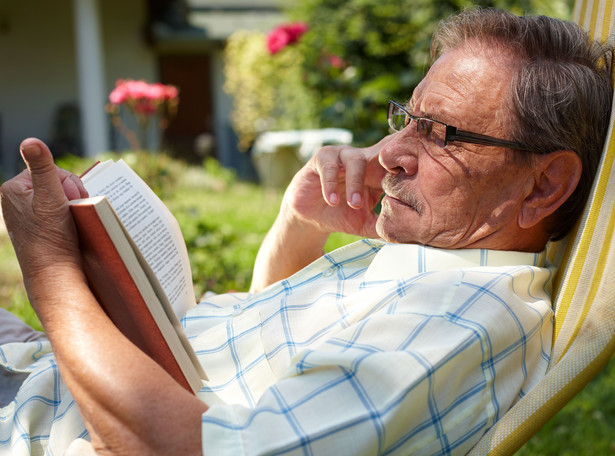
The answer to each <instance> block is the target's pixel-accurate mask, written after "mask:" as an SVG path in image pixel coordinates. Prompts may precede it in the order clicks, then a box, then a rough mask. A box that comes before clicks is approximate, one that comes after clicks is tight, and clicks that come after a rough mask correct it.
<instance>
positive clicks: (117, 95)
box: [109, 79, 128, 105]
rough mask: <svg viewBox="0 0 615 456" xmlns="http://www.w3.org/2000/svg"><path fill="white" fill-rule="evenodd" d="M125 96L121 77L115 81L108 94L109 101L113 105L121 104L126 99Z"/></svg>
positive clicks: (126, 91)
mask: <svg viewBox="0 0 615 456" xmlns="http://www.w3.org/2000/svg"><path fill="white" fill-rule="evenodd" d="M126 98H128V89H127V88H126V84H124V80H123V79H118V80H117V82H116V83H115V89H113V90H112V91H111V93H110V94H109V101H110V102H111V103H113V104H114V105H121V104H122V103H124V102H125V101H126Z"/></svg>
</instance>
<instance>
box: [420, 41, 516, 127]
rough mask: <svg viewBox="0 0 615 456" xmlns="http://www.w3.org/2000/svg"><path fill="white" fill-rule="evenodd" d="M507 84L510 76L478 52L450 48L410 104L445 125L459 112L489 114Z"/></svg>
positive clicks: (500, 101)
mask: <svg viewBox="0 0 615 456" xmlns="http://www.w3.org/2000/svg"><path fill="white" fill-rule="evenodd" d="M509 84H510V74H509V73H508V72H504V71H501V68H500V65H498V63H497V62H493V61H492V60H490V59H489V58H487V56H485V55H483V54H481V53H471V52H469V51H468V50H465V49H463V48H461V49H453V50H451V51H448V52H447V53H445V54H443V55H442V56H440V58H438V60H436V62H434V64H433V65H432V67H431V68H430V70H429V71H428V73H427V75H426V76H425V78H424V79H423V80H422V81H421V82H420V83H419V85H418V86H417V87H416V89H415V91H414V93H413V95H412V98H411V102H410V103H409V105H410V107H411V108H412V109H414V110H415V111H418V112H421V113H422V114H425V115H429V116H431V117H433V118H435V119H437V120H442V121H444V122H445V121H447V120H450V119H446V117H448V116H451V113H452V112H458V111H460V110H467V109H472V110H473V115H480V114H481V113H484V114H486V115H489V113H493V112H494V111H495V110H497V109H499V107H500V106H501V105H502V102H503V100H504V99H505V97H506V94H507V92H508V87H509ZM455 117H456V116H455Z"/></svg>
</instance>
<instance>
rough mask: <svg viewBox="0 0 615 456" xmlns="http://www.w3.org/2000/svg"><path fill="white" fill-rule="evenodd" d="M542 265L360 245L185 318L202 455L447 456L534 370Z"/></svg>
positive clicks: (544, 305)
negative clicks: (193, 355)
mask: <svg viewBox="0 0 615 456" xmlns="http://www.w3.org/2000/svg"><path fill="white" fill-rule="evenodd" d="M543 262H544V257H543V256H542V255H534V254H523V253H521V254H520V253H512V252H497V251H486V250H457V251H443V250H438V249H432V248H426V247H421V246H416V245H399V244H396V245H394V244H387V245H385V244H383V243H381V242H376V241H360V242H358V243H355V244H352V245H350V246H347V247H345V248H342V249H340V250H337V251H335V252H333V253H331V254H328V255H325V256H324V257H322V258H321V259H319V260H318V261H316V262H315V263H313V264H312V265H310V266H308V267H307V268H305V269H304V270H302V271H300V272H299V273H297V274H296V275H294V276H292V277H290V278H289V279H287V280H284V281H282V282H279V283H277V284H274V285H272V286H270V287H269V288H267V289H266V290H264V291H263V292H261V293H258V294H255V295H253V296H249V295H247V296H239V295H219V296H216V297H214V298H213V299H211V300H210V301H208V302H204V303H202V304H200V305H199V306H198V307H197V308H195V309H193V310H191V311H189V312H188V313H187V315H186V316H185V318H184V321H185V324H186V327H187V328H188V332H189V336H190V337H191V339H192V343H193V345H194V346H195V348H196V350H197V354H198V355H199V357H200V359H201V362H202V364H203V366H204V368H205V371H206V372H207V373H208V375H209V379H210V382H209V383H208V384H207V386H206V388H204V389H203V390H202V391H201V393H200V394H201V397H202V398H203V400H204V401H206V402H207V403H208V404H211V405H212V407H211V409H210V410H209V411H208V412H207V413H205V414H204V415H203V418H202V435H203V452H204V454H215V455H233V456H236V455H252V454H284V455H324V454H331V455H344V454H348V455H373V454H400V455H407V454H413V455H414V454H453V453H456V454H457V453H458V454H462V453H465V452H466V451H467V450H469V449H470V448H471V447H472V446H473V444H474V443H476V441H477V440H478V439H479V438H480V436H481V435H482V434H483V433H484V432H485V431H486V430H487V429H488V428H489V427H490V426H491V425H492V424H493V423H494V422H495V421H496V420H497V419H498V418H500V417H501V416H502V415H503V414H504V413H505V412H506V410H507V409H508V408H509V407H510V406H511V405H512V404H513V403H514V402H515V401H516V400H517V399H518V398H520V397H521V396H522V395H523V394H524V393H525V392H526V391H527V390H528V389H529V388H531V387H532V386H533V385H534V384H535V383H536V381H537V380H538V379H539V378H541V377H542V376H543V375H544V373H545V372H546V369H547V364H548V360H549V352H550V348H551V331H552V311H551V306H550V300H549V287H550V279H551V276H552V270H550V269H548V268H542V267H539V265H542V264H543Z"/></svg>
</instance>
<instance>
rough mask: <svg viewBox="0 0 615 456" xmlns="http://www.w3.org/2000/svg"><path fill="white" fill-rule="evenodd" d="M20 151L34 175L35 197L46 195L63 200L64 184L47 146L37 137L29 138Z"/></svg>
mask: <svg viewBox="0 0 615 456" xmlns="http://www.w3.org/2000/svg"><path fill="white" fill-rule="evenodd" d="M19 151H20V152H21V156H22V157H23V160H24V162H25V163H26V166H27V167H28V170H29V171H30V175H31V176H32V187H33V189H34V194H35V197H36V196H38V197H40V196H43V195H44V196H45V197H47V198H51V199H52V200H54V199H56V198H60V199H61V200H63V199H64V192H63V190H62V184H61V183H60V179H59V178H58V172H57V169H56V166H55V164H54V162H53V156H52V155H51V151H50V150H49V149H48V148H47V146H46V145H45V144H44V143H43V142H42V141H40V140H38V139H36V138H28V139H26V140H24V141H22V143H21V145H20V147H19Z"/></svg>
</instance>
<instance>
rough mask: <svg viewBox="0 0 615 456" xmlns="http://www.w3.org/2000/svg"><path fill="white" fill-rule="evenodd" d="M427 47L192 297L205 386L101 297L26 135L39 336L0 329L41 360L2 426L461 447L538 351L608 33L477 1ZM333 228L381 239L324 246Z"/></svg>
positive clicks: (214, 449) (13, 200) (324, 445)
mask: <svg viewBox="0 0 615 456" xmlns="http://www.w3.org/2000/svg"><path fill="white" fill-rule="evenodd" d="M434 57H437V59H436V60H435V62H434V64H433V66H432V68H431V69H430V71H429V72H428V74H427V75H426V77H425V79H424V80H423V81H422V82H421V83H420V84H419V86H418V87H417V88H416V90H415V91H414V93H413V95H412V97H411V99H410V100H409V101H408V102H406V103H395V102H391V103H390V104H389V125H390V127H391V128H392V130H394V133H392V134H391V135H390V136H387V137H386V138H384V139H383V140H382V141H381V142H380V143H378V144H377V145H375V146H373V147H369V148H366V149H359V150H358V149H353V148H351V147H325V148H324V149H322V150H321V151H320V152H319V153H318V154H317V155H316V156H315V157H313V159H312V160H311V161H310V162H309V163H308V164H307V165H306V166H305V167H304V168H303V169H302V170H301V171H299V173H298V174H297V176H296V177H295V178H294V180H293V181H292V183H291V185H290V186H289V188H288V190H287V192H286V194H285V197H284V200H283V202H282V207H281V210H280V214H279V216H278V218H277V219H276V221H275V223H274V225H273V227H272V229H271V231H270V233H269V234H268V236H267V238H266V239H265V241H264V243H263V246H262V248H261V250H260V252H259V255H258V258H257V262H256V266H255V271H254V280H253V285H252V290H251V293H250V294H248V295H238V294H228V295H224V296H217V297H213V298H211V300H210V301H208V302H204V303H201V304H199V305H198V306H197V307H195V308H194V309H192V310H190V311H188V313H187V314H186V315H185V316H184V319H183V321H184V323H185V326H186V331H187V332H188V335H189V336H190V337H191V341H192V344H193V345H194V347H195V349H196V351H197V353H198V355H199V357H200V360H201V362H202V363H203V365H204V367H205V369H206V371H207V372H208V375H209V377H210V380H209V382H208V383H207V384H206V386H205V387H204V388H203V389H202V390H201V391H200V392H199V394H198V397H194V396H192V395H190V394H189V393H187V392H186V391H185V390H183V389H182V388H181V387H180V386H179V385H177V384H176V383H175V382H174V381H173V380H172V379H171V378H170V377H169V376H168V375H167V374H166V373H165V372H164V371H163V370H162V369H160V368H159V367H158V366H157V365H156V364H155V363H154V362H153V361H151V360H150V359H149V358H147V357H146V356H145V355H143V354H142V353H141V352H139V351H138V350H137V349H136V348H135V347H134V346H132V345H131V344H130V343H129V342H128V341H127V340H126V339H125V338H123V337H122V335H121V334H119V333H118V331H117V330H116V329H115V327H114V326H113V324H112V323H111V322H110V321H109V320H108V318H107V317H106V316H105V314H104V313H103V312H102V311H101V309H100V307H99V305H98V303H97V302H96V301H95V299H94V297H93V296H92V294H91V293H90V291H89V289H88V287H87V284H86V281H85V279H84V276H83V272H82V269H81V262H80V255H79V250H78V247H77V239H76V235H75V230H74V227H73V225H72V219H71V218H70V215H69V212H68V210H67V199H71V198H75V197H79V196H82V195H83V194H84V190H83V187H82V186H81V185H80V183H79V181H78V179H76V178H75V177H74V176H71V175H69V174H68V173H65V172H63V171H61V170H56V168H55V167H54V165H53V163H52V160H51V155H50V153H49V151H48V150H47V148H46V147H45V146H44V145H43V144H42V143H40V142H39V141H37V140H26V141H24V142H23V143H22V147H21V152H22V155H23V158H24V160H25V162H26V163H27V165H28V171H26V172H24V173H23V174H22V175H20V176H18V177H17V178H15V179H14V180H13V181H10V182H9V183H7V184H5V185H4V186H3V189H2V203H3V210H4V214H5V219H6V223H7V226H8V229H9V231H10V233H11V236H12V240H13V242H14V245H15V250H16V252H17V255H18V257H19V260H20V264H21V268H22V269H23V273H24V280H25V284H26V288H27V290H28V293H29V296H30V299H31V302H32V306H33V307H34V308H35V310H36V312H37V314H38V315H39V317H40V320H41V322H42V324H43V326H44V328H45V330H46V336H47V337H48V338H49V341H50V343H51V347H52V348H53V354H50V353H47V352H46V350H47V345H46V342H45V341H43V342H41V341H35V342H29V343H21V344H9V345H5V346H3V347H2V355H3V357H0V358H2V359H4V366H6V367H5V368H6V369H10V368H13V369H14V370H15V369H17V367H16V366H19V369H21V371H22V372H32V373H31V374H30V376H29V377H28V378H27V380H26V381H25V382H24V383H23V386H22V387H21V388H20V389H19V392H18V393H17V395H16V397H15V400H14V401H13V402H12V403H11V404H10V405H9V406H8V407H5V408H4V409H2V411H1V415H2V417H3V419H2V420H0V443H1V444H2V445H5V447H6V448H12V450H13V451H14V452H15V453H14V454H18V451H19V450H22V451H23V450H24V448H28V447H29V446H30V445H32V447H34V446H37V445H39V446H42V447H44V446H46V445H49V447H50V448H51V449H52V451H53V452H54V453H55V454H58V453H60V452H62V451H64V449H65V448H66V447H67V446H68V445H69V444H70V442H71V441H73V440H74V439H76V438H78V437H82V436H85V435H86V430H85V429H86V427H87V433H89V436H90V438H91V440H92V442H93V445H94V447H95V448H96V449H97V450H99V451H100V453H101V454H201V453H203V454H214V455H220V454H229V455H236V454H265V453H266V454H306V453H308V454H335V455H338V454H352V455H357V454H384V453H386V454H453V453H465V452H467V451H468V449H470V448H471V447H472V445H473V444H474V443H476V441H477V440H478V439H479V438H480V436H481V435H482V434H483V433H484V432H485V431H486V429H488V428H489V426H491V425H492V424H493V423H494V422H495V421H496V420H497V419H498V418H500V417H501V416H502V415H503V413H505V411H506V410H507V409H508V408H509V407H510V406H511V405H512V404H513V403H514V402H515V401H516V400H517V399H518V398H519V397H521V396H523V395H524V393H525V392H526V391H528V390H529V389H530V388H532V386H533V385H534V384H535V383H536V382H537V381H538V380H539V379H540V378H541V376H542V375H543V374H544V373H545V371H546V368H547V364H548V361H549V351H550V340H551V329H552V311H551V308H550V298H549V290H550V279H551V276H552V274H553V269H552V268H551V267H550V266H549V265H545V255H544V253H543V249H544V247H545V244H546V242H547V241H548V240H549V239H550V238H553V237H561V236H563V235H564V234H565V232H566V231H567V230H568V229H569V227H570V226H571V224H572V223H574V220H575V218H576V217H577V215H578V214H579V211H580V209H581V208H582V206H583V204H584V200H585V199H586V196H587V193H588V189H589V186H590V185H591V180H592V178H593V174H594V172H595V168H596V163H597V161H598V159H599V155H600V151H601V145H602V142H603V139H604V136H605V133H606V128H607V124H608V116H609V111H610V105H611V92H612V87H611V83H610V65H611V51H610V50H608V49H606V48H604V47H603V46H602V45H600V44H598V43H593V42H590V41H589V40H588V38H587V36H586V35H585V34H584V33H582V32H581V31H580V30H579V29H578V28H577V27H576V26H574V25H572V24H568V23H564V22H561V21H557V20H552V19H548V18H518V17H516V16H513V15H511V14H508V13H503V12H498V11H494V10H484V11H483V10H473V11H469V12H465V13H462V14H461V15H459V16H457V17H454V18H452V19H450V20H449V21H446V22H444V23H442V24H441V26H440V28H439V29H438V31H437V33H436V35H435V39H434ZM383 192H384V195H385V196H384V198H383V199H382V211H381V213H380V215H379V216H376V215H375V214H374V213H373V211H372V208H373V207H374V206H375V204H376V203H377V201H378V200H379V199H380V196H381V194H382V193H383ZM334 231H345V232H350V233H355V234H361V235H364V236H366V237H373V238H375V237H379V238H380V239H382V240H380V239H378V240H376V239H372V240H365V241H360V242H358V243H355V244H352V245H350V246H346V247H344V248H342V249H340V250H338V251H335V252H332V253H329V254H325V255H324V256H323V252H322V249H323V245H324V242H325V240H326V238H327V236H328V235H329V233H331V232H334ZM24 353H25V354H24ZM56 363H57V366H59V372H60V373H61V375H62V379H63V380H60V379H59V376H58V375H57V370H56ZM28 364H31V366H28ZM63 382H65V384H66V386H67V387H68V390H69V391H70V394H68V393H67V391H66V389H65V386H64V383H63ZM73 398H74V402H73ZM75 403H76V404H77V406H78V408H79V412H80V413H78V412H77V410H76V408H75V406H74V404H75ZM35 415H36V419H34V418H33V416H35ZM84 423H85V424H84ZM84 426H85V427H84ZM75 442H78V440H76V441H75ZM73 448H74V447H73Z"/></svg>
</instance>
